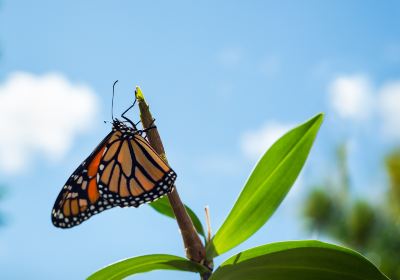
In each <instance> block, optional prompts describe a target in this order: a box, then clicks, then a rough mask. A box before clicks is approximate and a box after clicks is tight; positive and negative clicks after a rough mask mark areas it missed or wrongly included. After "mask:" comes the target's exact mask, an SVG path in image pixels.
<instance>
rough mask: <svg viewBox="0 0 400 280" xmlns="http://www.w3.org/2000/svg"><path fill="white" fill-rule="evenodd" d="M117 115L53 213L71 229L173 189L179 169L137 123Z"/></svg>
mask: <svg viewBox="0 0 400 280" xmlns="http://www.w3.org/2000/svg"><path fill="white" fill-rule="evenodd" d="M131 124H132V127H130V126H127V125H126V124H124V123H123V122H122V121H119V120H118V119H114V121H113V128H112V131H111V132H110V133H109V134H108V135H107V136H106V137H105V138H104V139H103V141H102V142H101V143H100V144H99V145H98V146H97V147H96V148H95V150H94V151H93V152H92V153H91V154H90V155H89V157H88V158H87V159H86V160H85V161H83V163H82V164H81V165H80V166H79V167H78V168H77V169H76V170H75V171H74V172H73V174H72V175H71V177H70V178H69V179H68V180H67V182H66V184H65V185H64V187H63V188H62V190H61V192H60V194H59V195H58V197H57V199H56V202H55V204H54V208H53V211H52V222H53V224H54V225H55V226H56V227H61V228H70V227H73V226H76V225H78V224H80V223H82V222H83V221H85V220H87V219H88V218H90V217H91V216H93V215H95V214H97V213H100V212H102V211H104V210H106V209H110V208H112V207H116V206H119V207H129V206H133V207H138V206H140V205H141V204H143V203H148V202H151V201H154V200H156V199H158V198H159V197H161V196H163V195H165V194H166V193H168V192H170V191H172V189H173V184H174V181H175V179H176V173H175V172H174V171H173V170H172V169H171V168H170V167H169V166H168V164H167V163H166V162H165V161H164V160H163V159H162V158H161V157H160V156H159V155H158V154H157V152H156V151H155V150H154V149H153V148H152V147H151V146H150V145H149V143H148V142H147V140H146V139H145V138H144V137H143V136H142V133H143V131H142V130H138V129H137V128H136V125H134V124H133V123H131Z"/></svg>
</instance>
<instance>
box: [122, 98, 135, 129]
mask: <svg viewBox="0 0 400 280" xmlns="http://www.w3.org/2000/svg"><path fill="white" fill-rule="evenodd" d="M135 104H136V99H135V102H133V104H132V105H131V106H129V108H128V109H126V110H125V111H124V112H123V113H122V114H121V118H123V119H124V120H126V121H127V122H129V123H130V124H131V125H132V126H133V127H134V128H136V125H135V124H134V123H133V122H132V121H131V120H130V119H128V118H127V117H125V114H126V113H128V111H129V110H130V109H132V108H133V107H134V106H135Z"/></svg>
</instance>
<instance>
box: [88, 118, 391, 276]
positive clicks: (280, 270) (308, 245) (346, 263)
mask: <svg viewBox="0 0 400 280" xmlns="http://www.w3.org/2000/svg"><path fill="white" fill-rule="evenodd" d="M322 120H323V115H322V114H319V115H317V116H315V117H314V118H312V119H310V120H309V121H307V122H305V123H304V124H302V125H300V126H298V127H296V128H294V129H293V130H291V131H289V132H288V133H286V134H285V135H284V136H282V137H281V138H280V139H279V140H278V141H277V142H276V143H275V144H274V145H272V147H271V148H270V149H269V150H268V151H267V152H266V153H265V154H264V156H263V157H262V158H261V159H260V161H259V162H258V163H257V165H256V166H255V168H254V170H253V172H252V173H251V175H250V176H249V179H248V180H247V182H246V184H245V186H244V187H243V190H242V192H241V194H240V196H239V198H238V200H237V201H236V203H235V205H234V206H233V208H232V210H231V212H230V213H229V215H228V217H227V218H226V220H225V222H224V223H223V225H222V226H221V228H220V229H219V230H218V231H217V233H216V235H215V236H214V237H213V238H212V239H211V241H210V242H208V244H207V247H206V249H207V260H208V263H212V261H213V258H214V257H216V256H218V255H220V254H222V253H225V252H227V251H228V250H230V249H232V248H233V247H235V246H237V245H238V244H240V243H242V242H243V241H245V240H246V239H248V238H249V237H250V236H251V235H253V234H254V233H255V232H256V231H257V230H259V229H260V228H261V227H262V226H263V225H264V224H265V222H266V221H267V220H268V219H269V218H270V217H271V215H272V214H273V213H274V212H275V210H276V209H277V208H278V206H279V205H280V203H281V202H282V200H283V199H284V197H285V196H286V194H287V193H288V191H289V190H290V188H291V186H292V185H293V183H294V182H295V180H296V178H297V176H298V174H299V172H300V170H301V169H302V167H303V165H304V163H305V161H306V158H307V156H308V154H309V151H310V149H311V147H312V144H313V142H314V139H315V137H316V135H317V132H318V130H319V127H320V125H321V123H322ZM316 198H317V199H319V198H318V196H317V197H316ZM323 205H325V206H324V207H327V209H330V208H331V207H332V205H331V204H330V201H328V200H326V201H325V202H324V201H323ZM151 206H152V207H153V208H154V209H155V210H157V211H158V212H160V213H161V214H163V215H166V216H168V217H173V213H172V211H171V206H170V204H169V201H168V200H166V199H160V200H158V201H157V202H155V203H152V204H151ZM362 207H363V206H361V207H360V210H361V211H362V210H363V209H364V208H362ZM187 210H188V212H189V213H190V216H191V218H192V219H193V222H194V225H195V226H196V229H197V232H198V233H199V234H200V235H202V236H204V230H203V227H202V226H201V223H200V221H199V220H198V218H197V217H196V215H194V213H193V212H192V211H191V210H190V209H189V208H187ZM309 212H310V213H311V212H315V211H314V210H313V209H311V208H310V209H309ZM326 212H327V213H328V212H329V211H328V210H327V211H326ZM354 228H355V229H357V230H362V229H364V228H363V227H362V226H360V225H358V224H355V226H354ZM203 261H205V260H203ZM355 268H356V269H355ZM155 269H173V270H181V271H191V272H196V273H199V274H200V275H201V279H204V280H206V279H211V280H220V279H226V280H227V279H231V280H236V279H253V280H258V279H266V275H268V279H270V280H278V279H279V280H284V279H285V280H291V279H300V280H301V279H319V280H333V279H335V280H336V279H344V280H350V279H354V280H356V279H367V280H368V279H371V280H372V279H374V280H381V279H382V280H383V279H387V278H386V277H385V276H384V275H383V274H382V273H381V272H380V271H379V270H378V269H377V268H376V267H375V266H374V265H372V264H371V263H370V262H369V261H368V260H367V259H365V258H364V257H363V256H361V255H360V254H358V253H356V252H354V251H352V250H349V249H346V248H343V247H339V246H335V245H330V244H326V243H322V242H318V241H296V242H293V241H292V242H280V243H273V244H268V245H263V246H260V247H256V248H253V249H249V250H246V251H244V252H241V253H239V254H237V255H235V256H233V257H231V258H229V259H228V260H226V261H225V262H224V263H223V264H222V265H221V266H220V267H219V268H217V269H216V271H215V273H213V274H211V271H210V270H208V268H207V267H205V266H203V262H202V264H199V263H195V262H192V261H189V260H186V259H184V258H181V257H177V256H171V255H149V256H140V257H135V258H130V259H127V260H124V261H121V262H118V263H115V264H112V265H110V266H108V267H105V268H103V269H102V270H99V271H98V272H96V273H94V274H93V275H91V276H90V277H89V279H90V280H97V279H122V278H123V277H126V276H129V275H133V274H137V273H143V272H148V271H151V270H155ZM210 275H211V278H209V277H210Z"/></svg>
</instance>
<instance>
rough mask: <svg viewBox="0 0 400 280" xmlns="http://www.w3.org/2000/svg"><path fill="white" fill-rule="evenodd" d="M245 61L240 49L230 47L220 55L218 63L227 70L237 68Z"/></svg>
mask: <svg viewBox="0 0 400 280" xmlns="http://www.w3.org/2000/svg"><path fill="white" fill-rule="evenodd" d="M242 59H243V52H242V51H241V49H239V48H235V47H229V48H225V49H223V50H221V51H220V52H219V54H218V62H219V63H220V64H221V65H223V66H224V67H226V68H236V67H237V66H238V65H239V64H240V63H241V62H242Z"/></svg>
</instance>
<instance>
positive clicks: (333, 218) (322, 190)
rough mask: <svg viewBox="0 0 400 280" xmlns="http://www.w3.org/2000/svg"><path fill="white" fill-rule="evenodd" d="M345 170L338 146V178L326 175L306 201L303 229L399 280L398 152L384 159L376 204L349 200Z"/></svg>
mask: <svg viewBox="0 0 400 280" xmlns="http://www.w3.org/2000/svg"><path fill="white" fill-rule="evenodd" d="M348 170H349V169H348V167H347V152H346V146H345V145H342V146H340V147H339V148H338V150H337V170H336V172H337V175H338V176H332V174H330V177H328V178H326V179H325V180H326V183H324V184H320V185H318V186H316V187H314V188H313V189H312V191H311V192H310V193H309V194H308V197H307V198H306V201H305V204H304V211H303V213H304V217H305V220H306V225H307V228H308V230H310V231H313V232H317V233H321V234H324V235H326V236H328V237H331V238H334V239H336V240H338V241H339V242H341V243H343V244H345V245H347V246H349V247H353V248H354V249H356V250H357V251H360V252H362V253H364V254H365V255H367V256H368V258H369V259H371V260H372V261H373V262H374V263H375V264H376V265H377V266H379V267H380V269H381V270H382V271H383V272H384V273H386V275H387V276H389V277H390V278H391V279H393V280H400V218H399V217H400V216H399V214H400V150H399V151H394V152H392V153H391V154H389V155H388V156H387V158H386V170H387V174H388V178H389V187H388V188H387V189H388V192H387V195H386V196H385V197H384V201H383V202H381V203H380V204H379V205H378V204H373V203H371V202H368V201H366V200H364V199H362V198H352V197H350V195H349V190H350V186H351V182H350V175H349V172H348ZM382 187H383V188H382V190H383V189H384V187H386V186H382Z"/></svg>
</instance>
